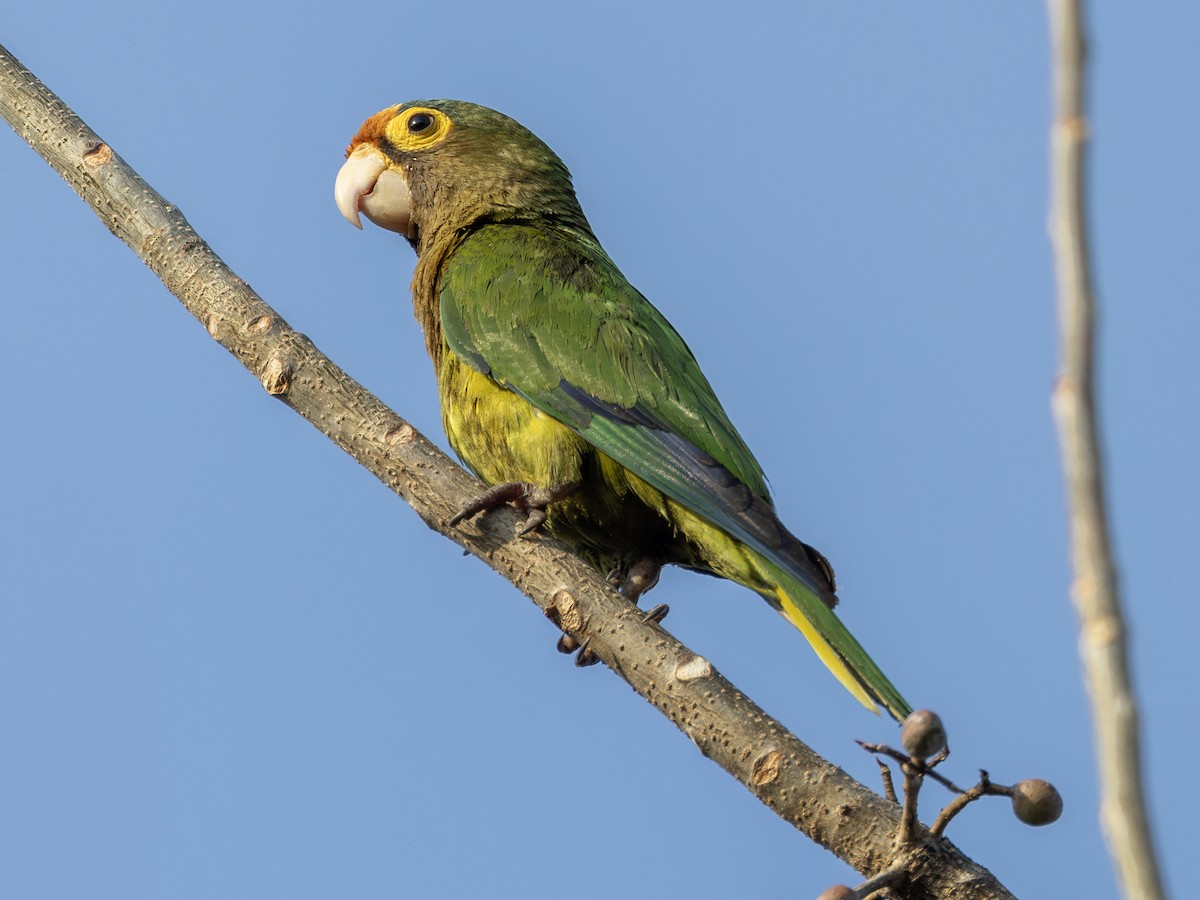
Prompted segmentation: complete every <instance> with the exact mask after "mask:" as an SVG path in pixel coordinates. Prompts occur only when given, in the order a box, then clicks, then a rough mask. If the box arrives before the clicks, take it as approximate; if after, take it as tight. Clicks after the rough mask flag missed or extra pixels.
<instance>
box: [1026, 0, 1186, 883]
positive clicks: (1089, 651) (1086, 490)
mask: <svg viewBox="0 0 1200 900" xmlns="http://www.w3.org/2000/svg"><path fill="white" fill-rule="evenodd" d="M1048 6H1049V12H1050V23H1051V30H1052V32H1053V41H1054V47H1053V67H1054V123H1053V126H1052V130H1051V140H1050V154H1051V170H1052V179H1051V180H1052V186H1051V191H1052V196H1051V202H1050V235H1051V241H1052V243H1053V245H1054V258H1055V270H1056V274H1057V281H1058V296H1059V300H1058V309H1059V326H1060V330H1061V349H1060V352H1061V356H1062V362H1061V365H1062V369H1061V371H1060V373H1059V377H1058V382H1057V384H1056V386H1055V389H1054V397H1053V406H1054V414H1055V418H1056V420H1057V422H1058V431H1059V443H1060V445H1061V452H1062V465H1063V471H1064V473H1065V476H1066V489H1067V505H1068V508H1069V511H1070V512H1069V515H1070V529H1071V556H1072V560H1073V563H1074V568H1075V580H1074V585H1073V587H1072V595H1073V597H1074V602H1075V609H1076V613H1077V616H1078V619H1079V637H1080V639H1079V652H1080V656H1081V657H1082V663H1083V671H1084V681H1085V683H1086V684H1087V688H1088V693H1089V696H1090V697H1091V703H1092V719H1093V727H1094V730H1095V743H1096V753H1097V756H1098V759H1099V766H1100V818H1101V822H1102V823H1103V827H1104V831H1105V835H1106V837H1107V839H1108V845H1109V851H1110V853H1111V854H1112V856H1113V860H1114V862H1115V864H1116V868H1117V871H1118V874H1119V877H1120V880H1121V884H1122V886H1123V890H1124V893H1125V895H1126V896H1127V897H1137V898H1146V900H1155V898H1160V897H1162V896H1163V889H1162V879H1161V876H1160V875H1159V869H1158V863H1157V861H1156V859H1155V852H1154V844H1153V842H1152V840H1151V836H1150V826H1149V822H1148V819H1147V815H1146V804H1145V797H1144V791H1143V787H1142V774H1141V751H1140V745H1139V738H1138V714H1137V706H1136V704H1135V701H1134V695H1133V688H1132V686H1131V682H1130V677H1129V663H1128V658H1127V650H1126V631H1125V622H1124V619H1123V617H1122V614H1121V603H1120V596H1119V593H1118V590H1117V575H1116V567H1115V565H1114V563H1113V555H1112V551H1111V546H1110V539H1109V534H1108V524H1107V521H1106V515H1105V500H1104V484H1103V464H1102V460H1101V451H1100V439H1099V434H1098V428H1097V425H1096V403H1095V391H1094V387H1093V370H1094V360H1093V355H1094V344H1095V340H1094V338H1095V335H1094V332H1095V301H1094V298H1093V294H1092V278H1091V268H1090V263H1089V259H1088V232H1087V205H1086V192H1085V168H1086V162H1087V158H1086V146H1087V138H1088V122H1087V111H1086V103H1085V99H1086V93H1087V92H1086V47H1085V43H1084V34H1083V11H1082V8H1081V6H1082V4H1081V0H1049V2H1048Z"/></svg>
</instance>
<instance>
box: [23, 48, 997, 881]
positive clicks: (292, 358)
mask: <svg viewBox="0 0 1200 900" xmlns="http://www.w3.org/2000/svg"><path fill="white" fill-rule="evenodd" d="M0 115H3V117H4V118H5V119H6V120H7V121H8V122H9V124H11V125H12V127H13V129H14V130H15V131H16V132H17V133H18V134H19V135H20V136H21V137H23V138H24V139H25V140H26V141H27V142H28V143H29V144H30V145H31V146H32V147H33V148H34V149H35V150H36V151H37V152H38V153H40V154H41V155H42V156H43V157H44V158H45V159H46V161H47V162H49V163H50V165H51V166H52V167H54V169H55V170H56V171H57V172H58V173H59V174H60V175H61V176H62V177H63V178H64V179H65V180H66V181H67V183H68V184H70V185H71V187H72V188H74V189H75V191H76V192H77V193H78V194H79V195H80V196H81V197H82V198H83V200H84V201H85V202H86V203H87V204H88V205H89V206H90V207H91V208H92V209H93V211H94V212H95V213H96V215H97V216H99V218H100V219H101V221H103V222H104V223H105V225H107V226H108V228H109V229H110V230H111V231H112V232H113V234H115V235H116V236H117V237H119V238H120V239H121V240H122V241H124V242H125V243H126V244H128V245H129V246H130V248H132V249H133V251H134V252H135V253H136V254H137V255H138V256H139V257H140V258H141V259H142V260H143V261H144V262H145V263H146V265H148V266H149V267H150V268H151V269H152V270H153V271H154V272H155V274H157V275H158V276H159V278H161V279H162V281H163V283H164V284H165V285H166V286H167V288H168V289H169V290H170V291H171V292H172V293H173V294H175V296H176V297H178V298H179V300H180V301H181V302H182V303H183V304H184V306H185V307H187V309H188V310H189V311H190V312H191V313H192V315H194V316H195V317H196V318H197V319H198V320H199V321H200V322H201V324H203V325H204V327H205V328H206V329H207V330H208V333H209V334H210V335H211V336H212V337H213V338H214V339H215V340H216V341H218V342H219V343H220V344H221V345H222V346H223V347H225V348H226V349H227V350H229V351H230V352H231V353H232V354H233V355H234V356H235V357H237V359H238V361H239V362H241V363H242V365H244V366H245V367H246V368H247V369H249V370H250V371H251V372H252V373H254V374H255V375H256V376H257V377H258V379H259V380H260V381H261V383H262V385H263V387H264V388H265V389H266V390H267V392H268V393H270V394H272V395H273V396H275V397H278V398H279V399H280V400H282V401H283V402H284V403H286V404H287V405H288V406H290V407H291V408H292V409H294V410H295V411H296V412H297V413H299V414H300V415H301V416H303V417H304V418H305V419H307V420H308V421H309V422H311V423H312V424H313V425H314V426H316V427H317V428H318V429H319V430H320V431H321V432H322V433H324V434H325V435H326V436H327V437H329V438H330V439H331V440H332V441H334V442H335V443H336V444H337V445H338V446H339V447H341V448H342V449H343V450H345V451H346V452H347V453H349V454H350V455H351V456H353V457H354V458H355V459H356V460H358V461H359V462H360V463H361V464H362V465H363V466H365V467H366V468H367V469H368V470H370V471H371V472H372V473H373V474H374V475H375V476H376V477H377V478H378V479H379V480H380V481H382V482H383V483H384V484H385V485H387V486H388V487H389V488H390V489H391V490H393V491H394V492H396V493H397V494H399V495H400V496H401V497H402V498H403V499H404V500H406V501H407V502H408V503H409V505H411V506H412V507H413V509H414V510H416V512H417V514H418V515H420V516H421V518H422V519H423V520H424V521H425V522H426V524H428V525H429V526H430V527H431V528H433V529H434V530H436V531H439V532H441V533H442V534H444V535H446V536H447V537H449V538H450V539H451V540H453V541H455V542H457V543H458V544H460V545H461V546H462V547H463V548H465V549H466V550H467V551H469V552H470V553H472V554H474V555H475V556H477V557H479V558H480V559H482V560H484V561H485V562H486V563H487V564H488V565H490V566H491V567H492V568H494V569H495V570H496V571H497V572H499V573H500V574H501V575H503V576H504V577H505V578H507V579H508V580H509V581H511V582H512V583H513V584H514V585H516V586H517V587H518V588H519V589H520V590H521V591H523V592H524V593H525V594H526V595H528V596H529V597H530V598H531V599H532V600H533V601H534V603H536V604H537V605H538V607H540V608H541V610H542V611H543V613H545V615H546V616H548V617H549V618H550V619H551V620H552V621H554V622H555V624H556V625H558V626H559V627H560V628H562V629H563V630H564V631H566V632H568V633H570V634H571V635H573V636H574V637H576V638H577V639H579V640H583V639H588V641H589V644H588V646H589V649H590V650H591V651H592V652H594V653H595V654H596V655H597V656H598V657H599V658H600V659H602V660H603V661H604V662H605V663H607V664H608V666H609V667H610V668H611V669H612V670H613V671H614V672H616V673H617V674H618V675H620V676H621V677H622V678H623V679H625V681H627V682H628V683H629V684H630V685H631V686H632V687H633V688H634V690H636V691H637V692H638V693H639V694H641V695H642V696H643V697H644V698H645V699H646V700H648V701H649V702H650V703H651V704H653V705H654V706H655V707H656V708H657V709H659V710H660V711H661V712H662V713H663V714H664V715H666V716H667V717H668V718H670V719H671V721H672V722H674V723H675V724H676V726H678V727H679V729H680V730H681V731H683V732H684V733H685V734H686V735H688V737H689V738H691V739H692V741H694V742H695V744H696V746H697V747H698V748H699V749H700V752H701V753H703V754H704V755H705V756H708V757H709V758H710V759H712V760H714V761H715V762H716V763H717V764H718V765H720V766H721V767H722V768H724V769H725V770H726V771H728V772H729V773H730V774H731V775H733V776H734V777H735V778H737V779H738V780H739V781H740V782H741V783H742V784H743V785H744V786H745V787H746V788H747V789H748V790H749V791H750V792H751V793H753V794H754V795H755V796H756V797H758V798H759V799H760V800H761V801H762V802H763V803H765V804H766V805H767V806H768V807H770V808H771V809H772V810H774V812H775V813H776V814H777V815H779V816H780V817H781V818H783V819H784V820H785V821H788V822H790V823H792V824H793V825H794V826H795V827H796V828H798V829H799V830H800V831H802V832H803V833H804V834H806V835H808V836H809V837H810V838H811V839H812V840H814V841H816V842H817V843H819V844H821V845H822V846H824V847H827V848H828V849H830V850H832V851H833V852H834V853H836V854H837V855H838V856H839V857H840V858H841V859H843V860H845V861H846V862H847V863H848V864H850V865H851V866H853V867H854V868H855V869H857V870H858V871H860V872H862V873H863V874H865V875H868V876H872V875H877V874H879V873H881V872H883V871H885V870H888V869H893V868H895V867H896V866H897V864H904V865H906V866H907V868H908V873H909V874H908V877H907V880H906V882H905V886H904V887H903V892H902V893H900V892H898V891H899V889H896V888H893V890H894V891H897V894H896V895H897V896H903V897H908V898H918V900H923V898H935V897H956V898H1007V897H1010V896H1011V895H1010V894H1009V893H1008V892H1007V891H1006V890H1005V889H1004V888H1003V887H1002V886H1001V885H1000V884H999V883H998V882H997V881H996V880H995V878H994V877H993V876H992V875H991V874H990V873H989V872H988V871H987V870H986V869H984V868H982V867H981V866H978V865H977V864H975V863H974V862H972V861H971V860H969V859H967V858H966V857H965V856H964V855H963V854H962V853H961V852H960V851H959V850H958V849H957V848H955V847H954V846H953V845H952V844H950V843H949V842H948V841H945V840H940V839H936V838H933V837H931V836H930V835H928V833H927V832H925V831H923V830H922V833H921V834H920V835H919V836H918V838H917V840H915V841H913V842H912V843H910V844H907V845H904V846H898V845H897V843H896V841H895V835H896V834H897V831H898V827H899V819H900V815H899V810H898V808H897V806H896V805H895V804H894V803H891V802H889V801H887V800H884V799H883V798H881V797H879V796H878V795H876V794H875V793H873V792H872V791H870V790H868V789H867V788H865V787H864V786H862V785H861V784H859V783H858V782H856V781H854V780H853V779H852V778H850V776H849V775H847V774H846V773H845V772H843V771H842V770H841V769H839V768H838V767H836V766H834V765H832V764H830V763H828V762H826V761H825V760H823V759H822V758H821V757H820V756H818V755H817V754H816V753H815V752H814V751H813V750H811V749H810V748H809V747H807V746H806V745H805V744H803V743H802V742H801V741H799V740H798V739H797V738H796V737H795V736H794V735H792V734H791V733H789V732H788V731H787V730H786V729H785V728H784V727H783V726H782V725H780V724H779V723H778V722H777V721H775V720H774V719H772V718H771V717H770V716H768V715H767V714H766V713H765V712H763V711H762V710H761V709H760V708H759V707H757V706H756V705H755V704H754V703H752V702H751V701H750V700H749V699H747V698H746V697H745V696H743V695H742V694H741V693H740V692H739V691H738V690H737V689H736V688H735V687H734V686H733V685H732V684H730V683H729V682H728V681H726V680H725V679H724V678H723V677H722V676H721V675H720V674H719V673H718V672H717V671H716V670H715V669H714V668H713V667H712V666H711V665H710V664H709V663H708V661H707V660H705V659H704V658H702V657H700V656H698V655H697V654H695V653H693V652H692V651H691V650H689V649H688V648H687V647H685V646H683V645H682V644H680V643H679V642H678V641H676V640H675V639H674V638H673V637H671V635H669V634H668V633H667V632H665V631H664V630H663V629H662V628H661V627H659V626H658V625H657V624H656V623H654V622H647V621H646V620H645V618H644V616H643V615H642V614H641V613H640V612H639V611H638V610H637V608H636V607H634V606H632V605H631V604H629V603H628V602H627V601H626V600H625V599H624V598H623V597H621V596H620V595H619V594H617V593H616V592H615V591H614V590H613V589H612V588H611V587H609V586H608V585H607V584H606V583H605V582H604V580H603V579H602V578H601V577H600V575H599V574H598V573H597V572H596V571H595V570H594V569H592V568H591V567H589V566H588V565H587V564H586V563H584V562H583V561H582V560H580V559H579V558H577V557H576V556H574V555H573V554H572V553H571V552H570V551H569V550H568V549H567V548H566V547H564V546H563V545H561V544H559V543H557V542H555V541H553V540H551V539H549V538H541V539H539V540H531V541H521V540H515V541H514V540H512V539H511V538H512V535H514V534H515V533H516V530H517V528H518V525H519V522H518V519H517V516H516V514H515V513H514V512H512V511H498V512H497V513H496V514H494V515H490V516H486V517H484V518H483V520H482V521H480V522H477V523H472V524H471V525H470V526H468V527H462V528H455V529H449V528H447V527H446V524H445V523H446V521H447V520H448V519H449V518H450V517H451V516H452V515H453V513H454V512H455V511H456V510H457V509H459V508H461V506H462V505H463V504H464V503H465V502H466V501H467V500H468V499H470V498H471V497H473V496H475V494H476V493H477V492H478V490H479V484H478V483H477V482H476V481H474V479H472V478H471V477H470V476H469V475H468V474H467V473H466V472H464V471H463V470H462V469H461V468H460V467H458V466H457V465H456V464H455V463H454V462H452V461H451V460H450V459H448V458H447V457H446V456H445V455H444V454H443V453H442V452H441V451H440V450H438V449H437V448H436V447H435V446H434V445H433V444H431V443H430V442H429V441H428V440H426V439H425V438H424V437H423V436H422V435H420V434H419V433H418V432H417V431H416V429H414V428H413V427H412V426H411V425H410V424H408V423H407V422H405V421H404V420H403V419H401V418H400V417H399V416H398V415H397V414H396V413H394V412H392V411H391V410H390V409H388V408H387V407H386V406H384V405H383V404H382V403H381V402H380V401H379V400H378V399H377V398H376V397H374V396H373V395H372V394H371V393H370V392H368V391H367V390H366V389H365V388H363V387H362V386H361V385H359V384H358V383H357V382H355V381H354V380H353V379H351V378H350V376H348V375H347V374H346V373H345V372H343V371H342V370H341V369H340V368H338V367H337V366H336V365H335V364H334V363H333V362H332V361H331V360H329V359H328V358H327V357H326V356H324V355H323V354H322V353H321V352H320V351H319V350H317V348H316V347H315V346H314V345H313V343H312V341H310V340H309V339H308V338H307V337H305V336H304V335H302V334H299V333H298V332H296V331H294V330H293V329H291V328H290V327H289V326H288V324H287V323H286V322H285V321H284V320H283V319H282V318H281V317H280V316H279V315H278V313H276V312H275V311H274V310H273V309H271V308H270V307H269V306H267V304H266V303H265V302H263V300H262V299H261V298H260V297H259V296H258V295H257V294H255V293H254V291H252V290H251V289H250V287H249V286H248V285H247V284H246V283H245V282H244V281H242V280H241V279H240V278H238V277H237V275H235V274H234V273H233V272H232V271H231V270H230V269H229V268H228V267H227V266H226V265H225V264H224V262H222V261H221V259H220V258H219V257H218V256H217V255H216V254H215V253H214V252H213V251H212V249H211V248H210V247H209V246H208V245H207V244H206V243H205V242H204V241H203V240H202V239H201V238H200V237H199V236H198V235H197V234H196V233H195V232H194V231H193V230H192V228H191V226H189V225H188V223H187V221H186V220H185V219H184V217H183V215H182V214H181V213H180V212H179V210H178V209H177V208H175V207H173V206H171V205H170V204H168V203H167V202H166V201H165V200H164V199H163V198H162V197H161V196H159V195H158V194H157V193H156V192H155V191H154V190H153V188H151V187H150V186H149V185H148V184H146V183H145V182H144V181H142V179H141V178H140V177H139V176H138V175H137V174H136V173H135V172H134V171H133V170H132V169H130V168H129V167H128V166H127V165H126V164H125V163H124V161H122V159H121V158H120V157H119V156H118V155H117V154H116V153H115V152H114V151H113V149H112V148H111V147H109V146H108V145H107V144H105V143H104V142H103V141H101V140H100V138H99V137H98V136H97V135H96V134H95V133H94V132H93V131H92V130H91V129H90V128H88V126H87V125H86V124H84V122H83V121H82V120H80V119H79V118H78V117H77V116H76V115H75V114H74V113H73V112H72V111H71V110H70V109H69V108H68V107H67V106H66V105H65V104H64V103H63V102H62V101H61V100H60V99H59V98H58V97H56V96H55V95H54V94H53V93H52V92H51V91H50V90H49V89H47V88H46V87H45V85H43V84H42V83H41V82H40V81H38V80H37V79H36V78H35V77H34V76H33V75H32V74H31V73H30V72H29V71H28V70H26V69H25V68H24V67H23V66H22V65H21V64H20V63H19V62H18V61H17V60H16V59H15V58H13V57H12V56H11V55H10V54H9V53H8V51H7V50H5V49H4V48H3V47H0Z"/></svg>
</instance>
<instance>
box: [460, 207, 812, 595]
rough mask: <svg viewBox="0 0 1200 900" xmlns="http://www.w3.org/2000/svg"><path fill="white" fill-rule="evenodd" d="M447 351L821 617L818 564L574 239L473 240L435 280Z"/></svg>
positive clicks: (697, 380)
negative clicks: (778, 578)
mask: <svg viewBox="0 0 1200 900" xmlns="http://www.w3.org/2000/svg"><path fill="white" fill-rule="evenodd" d="M441 320H442V328H443V331H444V334H445V336H446V341H447V343H448V345H449V347H450V349H451V350H452V351H453V352H454V353H456V354H458V355H459V356H461V357H463V358H464V359H466V360H467V361H468V362H469V363H470V364H471V365H472V366H474V367H475V368H476V369H478V370H479V371H480V372H483V373H485V374H488V375H490V376H491V377H492V378H493V379H494V380H495V381H496V382H497V383H498V384H500V385H502V386H504V387H506V388H508V389H509V390H512V391H514V392H516V393H518V394H520V395H521V396H523V397H525V398H526V399H527V400H528V401H529V402H530V403H532V404H533V405H534V406H535V407H537V408H538V409H540V410H541V411H542V412H544V413H547V414H548V415H551V416H553V417H554V418H556V419H558V420H559V421H561V422H563V423H564V424H566V425H568V426H569V427H571V428H572V429H574V430H575V431H576V432H577V433H578V434H580V435H581V436H582V437H583V438H584V439H585V440H587V441H588V442H589V443H591V444H592V445H593V446H595V447H597V448H598V449H599V450H601V451H602V452H604V453H606V454H607V455H608V456H610V457H612V458H613V459H614V460H616V461H617V462H618V463H620V464H621V465H622V466H624V467H625V468H627V469H629V470H630V471H632V472H633V473H634V474H636V475H638V476H639V477H640V478H642V479H643V480H645V481H646V482H647V483H649V484H651V485H653V486H654V487H655V488H657V489H658V490H660V491H662V492H663V493H664V494H666V495H667V496H669V497H671V498H672V499H673V500H675V501H676V502H678V503H681V504H682V505H684V506H686V507H688V508H689V509H691V510H693V511H694V512H696V513H698V514H699V515H701V516H703V517H704V518H706V519H708V520H709V521H711V522H713V523H714V524H716V525H718V526H719V527H721V528H722V529H724V530H725V531H727V532H728V533H729V534H731V535H733V536H734V537H736V538H738V539H739V540H742V541H744V542H746V543H747V544H749V545H750V546H751V547H753V548H754V549H756V550H758V551H759V552H760V553H763V554H764V555H765V556H767V558H768V559H770V560H772V561H773V562H775V563H776V564H777V565H779V566H781V567H783V568H784V569H785V570H786V571H789V572H791V573H792V574H793V575H794V576H795V577H797V578H799V579H800V581H801V582H802V583H804V584H805V585H806V586H807V587H809V588H810V589H811V590H812V591H813V592H814V593H816V594H817V596H819V597H821V598H822V599H823V600H825V602H826V603H827V604H829V605H830V606H832V605H833V603H834V602H835V600H834V596H833V585H832V577H831V574H830V573H829V572H828V569H827V567H826V566H825V565H824V562H823V560H821V558H820V557H819V555H817V554H816V553H815V551H813V550H811V548H809V547H807V546H806V545H804V544H803V543H801V542H800V541H798V540H797V539H796V538H795V537H793V536H792V535H791V534H790V533H789V532H788V531H787V530H786V529H784V528H783V526H782V525H781V524H780V523H779V520H778V519H777V518H776V516H775V513H774V510H773V508H772V506H771V501H770V499H769V497H768V494H767V487H766V480H765V478H764V476H763V473H762V469H761V468H760V467H759V465H758V463H757V462H756V461H755V459H754V457H753V455H752V454H751V453H750V450H749V448H748V447H747V446H746V444H745V442H744V441H742V439H741V437H740V436H739V435H738V433H737V431H736V430H735V429H734V427H733V425H732V424H731V423H730V421H729V418H728V416H727V415H726V414H725V411H724V410H723V409H722V408H721V404H720V402H719V401H718V400H717V397H716V394H715V393H714V392H713V390H712V387H711V386H710V385H709V383H708V381H707V379H705V377H704V375H703V374H702V373H701V371H700V367H699V365H698V364H697V363H696V360H695V358H694V357H693V356H692V353H691V351H690V350H689V349H688V347H687V345H686V344H685V343H684V341H683V339H682V338H681V337H680V336H679V335H678V334H677V333H676V332H675V330H674V329H673V328H672V327H671V325H670V324H669V323H668V322H667V320H666V319H665V318H663V316H662V314H661V313H659V312H658V310H656V309H655V308H654V307H653V306H652V305H651V304H650V302H649V301H648V300H646V298H645V297H643V296H642V295H641V294H640V293H638V292H637V290H635V289H634V288H633V287H632V286H631V285H630V284H629V282H628V281H626V280H625V277H624V276H623V275H622V274H621V273H620V271H619V270H618V269H617V268H616V266H615V265H614V264H613V263H612V261H611V260H610V259H609V258H608V256H607V254H605V253H604V251H603V249H601V247H600V246H599V244H597V243H596V242H595V241H594V240H593V239H591V238H590V237H587V236H584V235H582V234H580V233H579V232H576V231H566V230H562V231H560V230H557V229H555V228H553V227H537V226H533V225H516V224H504V225H498V224H491V225H484V226H483V227H481V228H478V229H477V230H476V231H475V232H474V233H473V234H471V235H470V236H469V237H467V238H466V239H465V241H464V242H463V243H462V244H461V245H460V246H459V247H458V248H457V249H456V250H455V251H454V253H453V255H452V256H451V258H450V260H449V262H448V263H447V266H446V268H445V270H444V271H443V274H442V280H441Z"/></svg>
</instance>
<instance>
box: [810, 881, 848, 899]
mask: <svg viewBox="0 0 1200 900" xmlns="http://www.w3.org/2000/svg"><path fill="white" fill-rule="evenodd" d="M817 900H858V891H856V890H855V889H854V888H852V887H846V885H844V884H835V885H834V886H833V887H831V888H825V890H823V891H821V893H820V894H819V895H818V897H817Z"/></svg>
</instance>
